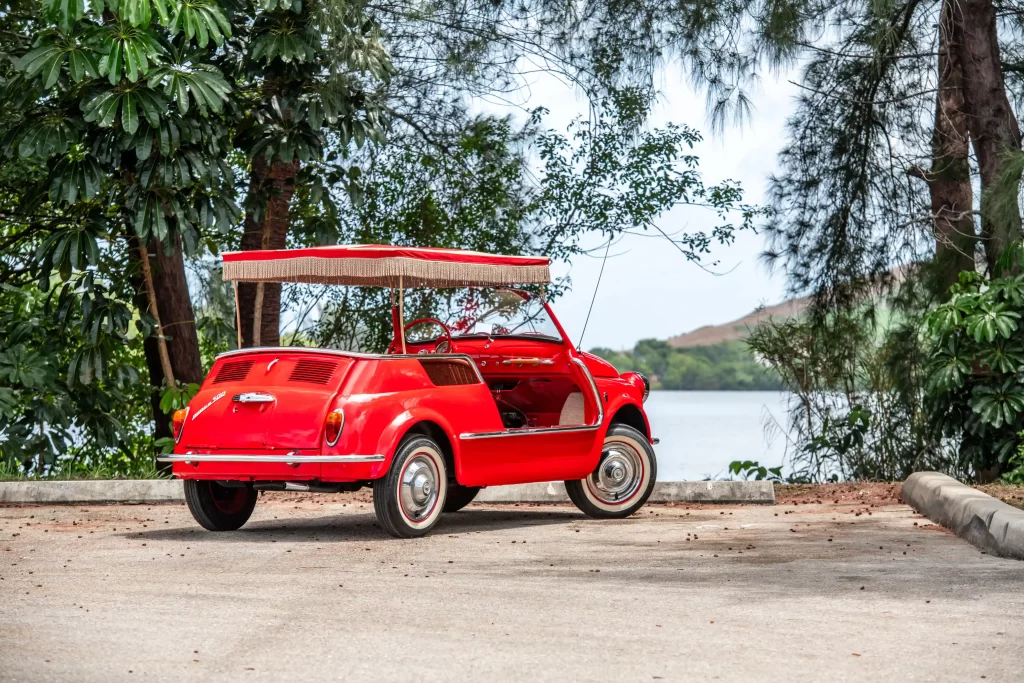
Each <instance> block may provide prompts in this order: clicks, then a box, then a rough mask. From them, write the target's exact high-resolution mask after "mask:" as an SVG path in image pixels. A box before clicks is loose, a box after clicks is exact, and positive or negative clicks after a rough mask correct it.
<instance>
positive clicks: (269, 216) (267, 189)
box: [238, 155, 299, 347]
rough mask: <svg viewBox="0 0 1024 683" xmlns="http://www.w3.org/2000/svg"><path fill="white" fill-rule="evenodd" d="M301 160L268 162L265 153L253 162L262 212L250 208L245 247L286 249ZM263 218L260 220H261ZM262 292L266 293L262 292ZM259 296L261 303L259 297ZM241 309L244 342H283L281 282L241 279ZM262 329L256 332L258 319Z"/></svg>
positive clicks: (253, 191) (253, 193)
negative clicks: (257, 212)
mask: <svg viewBox="0 0 1024 683" xmlns="http://www.w3.org/2000/svg"><path fill="white" fill-rule="evenodd" d="M298 173H299V162H298V161H293V162H292V163H290V164H285V163H283V162H280V161H274V162H273V163H268V162H267V161H266V160H265V159H264V158H263V156H262V155H261V156H258V157H256V158H255V159H254V160H253V162H252V176H251V177H250V179H249V196H250V197H259V198H261V200H260V205H261V208H262V209H263V211H262V215H261V216H258V217H257V216H256V215H254V213H253V212H251V211H250V212H249V213H247V214H246V217H245V227H244V232H243V233H242V250H243V251H249V250H255V249H284V247H285V243H286V241H287V238H288V226H289V224H290V220H289V211H290V205H291V201H292V195H293V194H295V177H296V176H297V175H298ZM257 218H259V220H257ZM259 295H262V296H259ZM258 297H259V303H257V298H258ZM238 310H239V315H240V318H241V327H242V329H241V332H242V345H243V346H247V347H249V346H256V345H259V346H278V345H279V344H280V343H281V338H280V324H281V285H280V284H279V283H276V282H265V283H259V284H257V283H254V282H239V283H238ZM257 318H258V319H259V326H258V329H259V333H258V335H257V334H254V330H255V329H257V328H255V327H254V324H255V321H256V319H257Z"/></svg>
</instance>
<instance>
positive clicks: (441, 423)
mask: <svg viewBox="0 0 1024 683" xmlns="http://www.w3.org/2000/svg"><path fill="white" fill-rule="evenodd" d="M410 434H422V435H423V436H427V437H430V438H431V439H433V440H434V441H435V442H436V443H437V445H438V446H439V447H440V448H441V454H442V455H443V456H444V464H445V467H447V468H448V472H449V476H451V477H455V476H456V471H457V469H456V462H457V461H458V441H457V440H456V439H455V438H454V436H453V432H452V429H451V425H449V424H448V421H447V420H445V419H444V418H443V417H442V416H441V415H439V414H437V413H435V412H434V411H431V410H414V411H405V412H403V413H402V414H401V415H399V416H398V417H397V418H395V420H394V421H393V422H392V423H391V424H390V425H389V427H388V428H387V429H386V430H385V431H384V434H383V435H382V437H381V448H380V449H379V450H378V451H377V452H378V453H383V454H385V455H386V458H387V459H386V461H385V463H384V467H382V468H381V473H382V476H383V475H384V474H386V473H387V471H388V469H389V468H390V467H391V462H392V460H394V457H395V453H396V452H397V451H398V447H399V446H400V445H401V444H402V441H403V440H404V439H405V438H406V437H407V436H409V435H410Z"/></svg>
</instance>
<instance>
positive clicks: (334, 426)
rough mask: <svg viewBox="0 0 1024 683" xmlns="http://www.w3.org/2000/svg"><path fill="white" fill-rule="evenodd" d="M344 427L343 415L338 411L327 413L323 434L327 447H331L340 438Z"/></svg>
mask: <svg viewBox="0 0 1024 683" xmlns="http://www.w3.org/2000/svg"><path fill="white" fill-rule="evenodd" d="M344 426H345V413H343V412H341V411H340V410H332V411H331V412H329V413H327V422H326V429H325V430H324V434H325V435H326V438H327V445H328V446H333V445H334V444H336V443H338V439H340V438H341V428H342V427H344Z"/></svg>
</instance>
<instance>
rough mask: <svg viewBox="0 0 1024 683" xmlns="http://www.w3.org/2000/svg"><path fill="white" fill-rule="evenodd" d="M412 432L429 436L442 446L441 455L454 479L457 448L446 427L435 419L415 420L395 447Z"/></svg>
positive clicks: (450, 475)
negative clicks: (454, 446)
mask: <svg viewBox="0 0 1024 683" xmlns="http://www.w3.org/2000/svg"><path fill="white" fill-rule="evenodd" d="M411 434H422V435H423V436H426V437H429V438H431V439H433V441H434V442H435V443H436V444H437V445H438V446H440V447H441V455H443V456H444V465H445V467H446V468H447V469H448V476H449V477H451V478H453V479H454V478H455V450H454V448H453V447H452V439H451V437H449V436H448V433H447V432H446V431H445V430H444V427H442V426H441V425H439V424H438V423H437V422H434V421H433V420H420V421H419V422H415V423H413V424H411V425H409V428H408V429H406V430H405V432H404V433H403V434H402V436H401V438H400V439H399V440H398V442H397V443H396V444H395V448H397V447H398V444H400V443H402V441H404V440H405V438H406V437H407V436H409V435H411Z"/></svg>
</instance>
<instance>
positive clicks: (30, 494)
mask: <svg viewBox="0 0 1024 683" xmlns="http://www.w3.org/2000/svg"><path fill="white" fill-rule="evenodd" d="M184 500H185V494H184V491H183V490H182V487H181V482H180V481H178V480H172V479H134V480H124V479H114V480H80V481H10V482H0V504H5V503H6V504H22V505H23V504H32V505H78V504H102V503H107V504H128V505H131V504H136V505H146V504H152V503H181V502H184ZM476 500H477V501H478V502H481V503H568V502H569V496H567V495H566V493H565V485H564V484H562V482H560V481H559V482H551V483H547V484H519V485H516V486H493V487H490V488H486V489H484V490H483V491H481V492H480V495H479V496H477V498H476ZM650 501H651V502H652V503H668V502H678V503H744V504H761V505H774V504H775V488H774V487H773V486H772V484H771V482H767V481H663V482H658V483H657V484H655V486H654V493H653V494H652V495H651V498H650Z"/></svg>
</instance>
